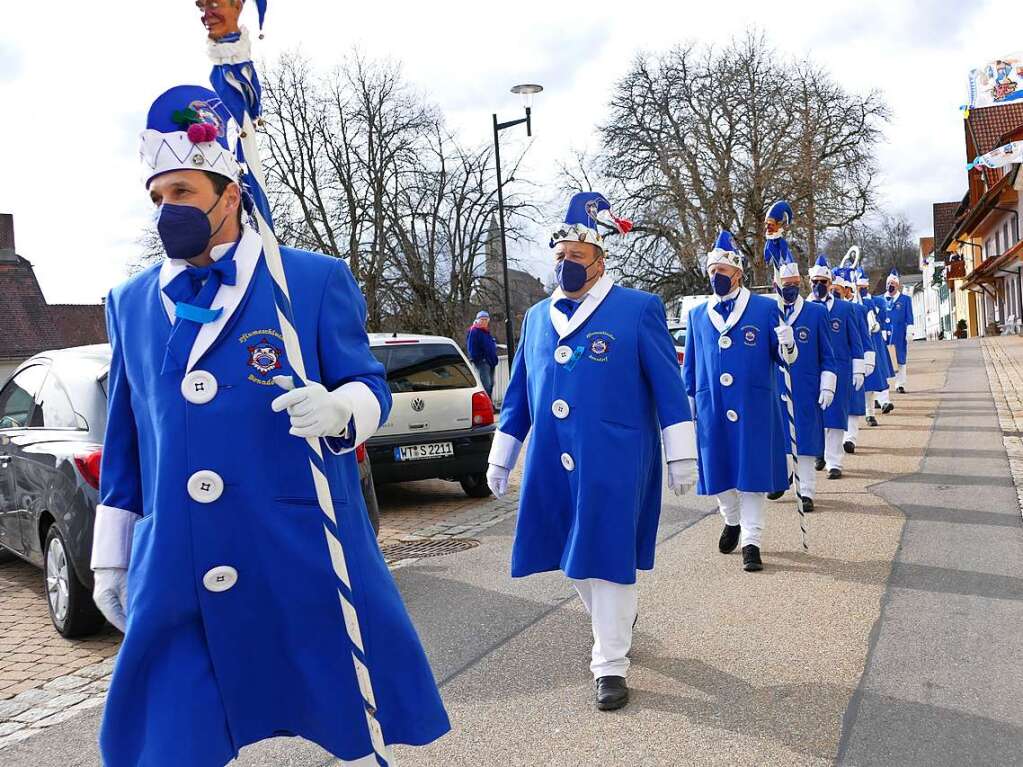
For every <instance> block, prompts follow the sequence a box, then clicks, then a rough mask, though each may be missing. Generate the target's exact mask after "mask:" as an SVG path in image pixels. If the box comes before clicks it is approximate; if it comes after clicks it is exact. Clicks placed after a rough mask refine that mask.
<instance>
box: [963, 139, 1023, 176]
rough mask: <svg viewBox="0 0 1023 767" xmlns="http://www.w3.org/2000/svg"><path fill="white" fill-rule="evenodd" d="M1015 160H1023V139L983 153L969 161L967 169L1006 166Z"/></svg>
mask: <svg viewBox="0 0 1023 767" xmlns="http://www.w3.org/2000/svg"><path fill="white" fill-rule="evenodd" d="M1014 162H1023V141H1013V142H1012V143H1010V144H1006V145H1005V146H1000V147H998V148H997V149H992V150H991V151H990V152H988V153H987V154H982V155H981V156H980V157H978V158H977V159H975V160H974V161H973V162H971V163H967V165H966V169H967V170H972V169H973V168H979V167H980V166H984V167H985V168H1004V167H1005V166H1006V165H1011V164H1012V163H1014Z"/></svg>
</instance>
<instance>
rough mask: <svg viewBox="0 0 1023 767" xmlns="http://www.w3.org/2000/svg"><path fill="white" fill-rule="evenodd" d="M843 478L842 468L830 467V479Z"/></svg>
mask: <svg viewBox="0 0 1023 767" xmlns="http://www.w3.org/2000/svg"><path fill="white" fill-rule="evenodd" d="M841 478H842V470H841V469H829V470H828V479H841Z"/></svg>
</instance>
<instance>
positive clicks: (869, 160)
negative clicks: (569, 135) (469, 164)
mask: <svg viewBox="0 0 1023 767" xmlns="http://www.w3.org/2000/svg"><path fill="white" fill-rule="evenodd" d="M885 119H887V111H886V108H885V106H884V104H883V102H882V101H881V99H880V97H879V96H878V95H877V94H876V93H871V94H868V95H867V96H862V97H861V96H856V95H854V94H848V93H846V92H845V91H844V90H843V89H842V88H841V87H840V86H839V85H837V84H835V83H834V82H833V81H832V80H831V78H830V77H829V76H828V74H827V73H826V72H825V71H824V70H822V69H820V68H818V67H815V66H814V65H812V63H810V62H801V63H798V64H797V63H792V62H787V61H784V60H782V59H781V58H780V57H779V55H778V54H777V53H776V52H775V51H774V50H773V49H772V48H771V47H770V46H769V45H768V44H767V42H766V40H765V39H764V38H763V36H762V35H760V34H758V33H756V32H750V33H747V34H746V35H745V36H744V37H743V38H741V39H738V40H735V41H733V42H732V43H731V44H730V45H728V46H726V47H724V48H722V49H715V48H698V47H696V46H693V45H689V46H679V47H676V48H673V49H671V50H670V51H668V52H666V53H664V54H661V55H649V54H644V55H640V56H637V58H636V59H635V61H634V62H633V66H632V68H631V69H630V71H629V72H628V73H627V74H626V75H625V76H624V77H623V78H622V79H621V80H620V81H618V83H616V84H615V86H614V88H613V90H612V94H611V98H610V104H609V116H608V118H607V120H606V122H605V123H604V124H603V125H601V126H600V128H599V132H600V137H601V146H600V149H599V151H598V152H597V153H596V154H595V155H593V156H592V157H589V156H585V155H577V157H576V158H574V159H573V161H572V162H571V163H570V165H569V167H566V168H565V169H563V175H564V179H565V183H567V184H575V185H576V186H577V187H578V186H581V185H582V184H584V183H585V185H586V186H593V185H599V187H600V188H602V189H603V190H604V191H606V192H607V193H608V194H609V195H610V196H612V197H613V199H614V200H615V201H616V203H617V204H618V206H619V207H620V208H622V209H623V212H624V213H625V214H626V215H628V216H629V217H631V218H632V219H633V220H634V222H635V224H636V226H635V230H634V234H633V235H632V236H631V237H630V238H628V240H627V241H626V243H627V244H626V245H624V246H623V248H624V250H623V252H622V256H623V258H622V259H621V260H620V262H619V263H618V264H617V269H618V271H619V272H620V274H621V275H622V277H623V279H624V280H626V281H627V282H629V283H632V284H635V285H638V286H640V287H645V288H647V289H651V290H654V291H656V292H659V293H661V294H662V295H663V296H664V297H665V298H671V297H674V296H677V295H680V294H684V293H687V292H692V290H693V289H695V288H696V286H697V284H698V283H702V282H703V281H704V280H705V278H704V276H703V275H702V270H701V268H700V266H701V263H702V260H703V255H704V254H705V253H706V252H707V250H708V249H709V248H710V246H711V244H712V243H713V241H714V238H715V236H716V234H717V232H718V230H719V229H721V228H727V229H730V230H731V231H732V232H733V234H734V235H735V237H736V242H737V244H738V246H739V248H740V249H741V250H742V251H743V252H744V253H745V255H746V256H747V259H748V260H749V262H750V263H751V264H752V266H753V269H752V270H751V274H750V279H751V280H752V281H753V282H755V283H763V282H765V281H766V280H767V279H768V274H767V267H766V265H765V264H763V259H762V253H763V248H764V236H763V219H764V215H765V214H766V212H767V209H768V207H769V206H770V205H771V203H772V202H774V201H775V200H777V199H781V198H786V199H789V200H790V202H792V204H793V207H794V208H795V210H796V215H797V221H798V222H799V227H798V228H797V229H796V231H795V233H794V234H795V239H796V242H794V243H793V244H794V246H795V250H796V252H797V253H804V254H809V253H812V252H813V251H814V250H815V249H816V240H817V238H818V237H819V236H820V235H821V234H822V233H824V232H827V231H829V230H831V229H833V228H836V227H842V226H846V225H848V224H849V223H850V222H852V221H856V220H858V219H859V218H860V217H862V216H863V215H864V214H865V213H866V212H867V211H868V210H870V208H871V205H872V203H873V194H874V184H875V166H874V160H873V148H874V145H875V144H876V142H877V141H878V140H879V138H880V127H879V126H880V124H881V123H883V122H884V120H885ZM699 289H700V290H702V287H701V288H699Z"/></svg>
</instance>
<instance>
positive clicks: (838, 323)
mask: <svg viewBox="0 0 1023 767" xmlns="http://www.w3.org/2000/svg"><path fill="white" fill-rule="evenodd" d="M841 329H842V320H840V319H838V318H837V317H836V318H835V319H833V320H832V321H831V332H832V333H837V332H838V331H839V330H841Z"/></svg>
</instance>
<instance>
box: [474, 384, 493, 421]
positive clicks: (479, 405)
mask: <svg viewBox="0 0 1023 767" xmlns="http://www.w3.org/2000/svg"><path fill="white" fill-rule="evenodd" d="M493 422H494V403H493V402H491V401H490V397H488V396H487V393H486V392H485V391H478V392H476V393H475V394H473V395H472V425H473V426H489V425H490V424H492V423H493Z"/></svg>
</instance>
